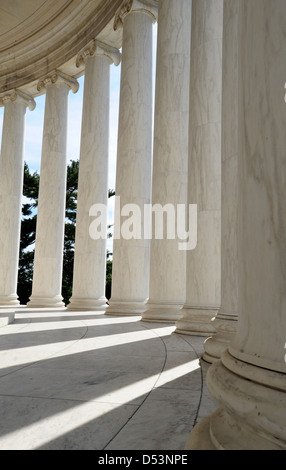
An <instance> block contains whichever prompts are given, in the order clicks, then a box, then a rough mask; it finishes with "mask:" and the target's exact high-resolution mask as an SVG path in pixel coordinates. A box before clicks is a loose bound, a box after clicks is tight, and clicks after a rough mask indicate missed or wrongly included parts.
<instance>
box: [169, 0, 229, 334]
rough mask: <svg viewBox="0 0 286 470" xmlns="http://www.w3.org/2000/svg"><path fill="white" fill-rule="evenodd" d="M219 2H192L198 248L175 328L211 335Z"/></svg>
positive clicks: (191, 256)
mask: <svg viewBox="0 0 286 470" xmlns="http://www.w3.org/2000/svg"><path fill="white" fill-rule="evenodd" d="M222 30H223V0H193V2H192V38H191V77H190V128H189V190H188V201H189V204H197V209H198V219H197V221H198V225H197V229H198V234H197V240H198V242H197V247H196V248H195V250H191V251H188V253H187V274H186V276H187V281H186V283H187V291H186V303H185V305H184V308H183V310H182V313H183V317H182V318H181V319H180V320H178V322H177V325H176V332H177V333H183V334H191V335H200V336H209V335H210V334H212V333H214V332H215V329H214V327H213V326H212V324H211V320H212V318H213V317H214V316H215V315H216V313H217V312H218V309H219V307H220V301H221V299H220V296H221V293H220V265H221V259H220V257H221V249H220V248H221V245H220V244H221V233H220V232H221V86H222Z"/></svg>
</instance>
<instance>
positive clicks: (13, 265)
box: [0, 90, 36, 307]
mask: <svg viewBox="0 0 286 470" xmlns="http://www.w3.org/2000/svg"><path fill="white" fill-rule="evenodd" d="M0 106H4V107H5V108H4V121H3V131H2V144H1V157H0V307H10V306H11V307H15V306H17V305H19V301H18V297H17V279H18V264H19V248H20V230H21V214H22V194H23V177H24V132H25V114H26V108H27V106H28V107H29V109H30V110H33V109H34V108H35V106H36V103H35V101H34V100H33V98H32V97H31V96H30V95H27V94H26V93H23V92H22V91H19V90H13V91H11V92H8V93H5V94H2V95H0Z"/></svg>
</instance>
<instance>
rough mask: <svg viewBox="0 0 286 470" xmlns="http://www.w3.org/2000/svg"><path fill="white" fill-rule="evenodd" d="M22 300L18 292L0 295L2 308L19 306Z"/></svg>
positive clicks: (0, 306)
mask: <svg viewBox="0 0 286 470" xmlns="http://www.w3.org/2000/svg"><path fill="white" fill-rule="evenodd" d="M19 305H20V302H19V300H18V296H17V295H16V294H12V295H2V296H0V308H2V307H3V308H10V307H11V308H15V307H19Z"/></svg>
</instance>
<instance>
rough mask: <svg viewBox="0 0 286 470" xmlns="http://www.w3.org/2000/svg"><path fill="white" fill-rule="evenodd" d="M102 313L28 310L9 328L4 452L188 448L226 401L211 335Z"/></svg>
mask: <svg viewBox="0 0 286 470" xmlns="http://www.w3.org/2000/svg"><path fill="white" fill-rule="evenodd" d="M174 330H175V327H174V326H173V325H171V326H170V325H168V324H163V323H162V324H160V323H147V322H142V321H141V320H140V317H137V316H126V317H119V316H109V315H104V314H103V313H102V312H96V313H95V312H70V311H53V312H51V311H47V310H41V311H35V310H33V311H31V310H28V309H24V308H23V309H21V310H20V311H19V312H16V314H15V321H14V323H12V324H10V325H7V326H3V327H2V328H0V365H1V368H0V450H21V449H25V450H36V449H48V450H56V449H60V450H72V449H78V450H115V449H116V450H183V449H184V445H185V442H186V440H187V436H188V434H189V432H190V431H191V429H192V428H193V426H194V424H195V423H196V422H197V421H198V420H200V419H201V418H202V417H204V416H205V415H207V414H209V413H210V412H211V411H213V410H214V409H215V408H217V406H216V405H215V404H214V402H213V401H212V399H211V398H210V397H209V395H208V392H207V390H206V387H205V373H206V370H207V368H208V365H207V364H206V363H205V362H204V361H200V360H199V357H200V356H201V354H202V351H203V342H204V340H205V338H199V337H195V336H185V335H178V334H176V333H174Z"/></svg>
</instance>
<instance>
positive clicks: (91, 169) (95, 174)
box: [68, 40, 120, 310]
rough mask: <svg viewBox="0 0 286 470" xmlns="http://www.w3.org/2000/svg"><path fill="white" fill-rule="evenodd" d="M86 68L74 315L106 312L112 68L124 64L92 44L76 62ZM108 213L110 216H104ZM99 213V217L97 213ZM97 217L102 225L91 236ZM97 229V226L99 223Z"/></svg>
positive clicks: (117, 56)
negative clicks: (75, 312)
mask: <svg viewBox="0 0 286 470" xmlns="http://www.w3.org/2000/svg"><path fill="white" fill-rule="evenodd" d="M82 62H85V81H84V97H83V111H82V112H83V116H82V129H81V149H80V163H79V185H78V200H77V219H76V237H75V259H74V277H73V295H72V298H71V300H70V304H69V305H68V308H69V309H72V310H79V309H80V310H84V309H85V310H98V309H99V310H102V309H104V308H105V307H106V305H107V304H106V298H105V274H106V235H107V233H106V232H107V218H106V216H107V200H108V148H109V102H110V65H111V64H112V63H115V64H116V65H118V64H119V63H120V53H119V51H118V50H116V49H114V48H112V47H109V46H108V45H106V44H102V43H101V42H99V41H97V40H94V41H92V42H91V43H90V44H89V45H88V46H87V47H86V48H85V49H84V50H83V51H82V52H81V53H80V54H79V56H78V58H77V65H80V64H81V63H82ZM104 208H105V209H106V210H104ZM98 211H99V212H98ZM90 215H93V216H96V219H95V221H96V220H98V218H99V216H100V223H101V225H103V227H101V230H100V237H99V236H98V234H99V232H97V230H96V229H95V230H94V231H93V230H92V224H93V218H92V217H90ZM98 223H99V222H98Z"/></svg>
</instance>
